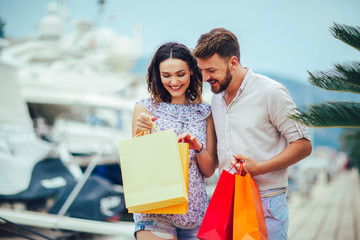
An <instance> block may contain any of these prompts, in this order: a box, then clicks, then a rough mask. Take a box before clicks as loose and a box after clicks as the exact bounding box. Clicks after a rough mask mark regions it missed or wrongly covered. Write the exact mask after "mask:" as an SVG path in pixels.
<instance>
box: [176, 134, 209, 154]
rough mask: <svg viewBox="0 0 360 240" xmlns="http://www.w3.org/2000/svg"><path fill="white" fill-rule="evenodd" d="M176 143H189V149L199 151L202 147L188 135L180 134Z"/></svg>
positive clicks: (193, 137) (194, 138)
mask: <svg viewBox="0 0 360 240" xmlns="http://www.w3.org/2000/svg"><path fill="white" fill-rule="evenodd" d="M178 142H184V143H189V149H193V150H196V151H199V150H200V149H201V148H202V147H203V146H202V143H201V142H199V141H198V140H197V139H196V137H195V136H193V135H192V134H190V133H182V134H180V135H179V138H178Z"/></svg>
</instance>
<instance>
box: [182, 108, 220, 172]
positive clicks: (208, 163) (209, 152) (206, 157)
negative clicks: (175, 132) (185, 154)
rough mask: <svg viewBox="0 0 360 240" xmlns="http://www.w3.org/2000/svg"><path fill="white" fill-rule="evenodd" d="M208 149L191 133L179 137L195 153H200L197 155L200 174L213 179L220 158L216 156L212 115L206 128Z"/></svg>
mask: <svg viewBox="0 0 360 240" xmlns="http://www.w3.org/2000/svg"><path fill="white" fill-rule="evenodd" d="M206 132H207V134H206V148H205V149H201V148H204V147H205V146H202V143H201V142H199V141H198V140H197V139H196V137H195V136H193V135H192V134H190V133H183V134H181V135H180V136H179V142H182V141H183V142H187V143H189V148H190V149H193V150H195V151H200V153H197V154H196V156H197V163H198V166H199V169H200V172H201V173H202V174H203V175H204V176H205V177H206V178H209V177H211V176H212V175H213V174H214V172H215V169H216V168H217V167H218V163H219V162H218V158H217V154H216V133H215V127H214V121H213V118H212V115H210V116H209V117H208V118H207V127H206Z"/></svg>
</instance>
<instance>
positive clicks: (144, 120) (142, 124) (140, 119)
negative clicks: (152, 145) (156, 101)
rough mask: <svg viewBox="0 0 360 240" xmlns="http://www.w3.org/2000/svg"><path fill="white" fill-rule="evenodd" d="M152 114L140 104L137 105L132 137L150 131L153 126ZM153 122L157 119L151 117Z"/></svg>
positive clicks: (133, 119)
mask: <svg viewBox="0 0 360 240" xmlns="http://www.w3.org/2000/svg"><path fill="white" fill-rule="evenodd" d="M151 115H152V114H151V112H149V111H148V110H146V109H145V108H144V107H143V106H141V105H140V104H139V103H137V104H136V105H135V109H134V113H133V118H132V135H133V137H135V136H136V134H138V133H139V132H141V131H149V130H150V129H151V128H152V127H153V125H152V124H151V121H150V119H149V118H150V117H151ZM151 120H152V121H155V120H156V117H151Z"/></svg>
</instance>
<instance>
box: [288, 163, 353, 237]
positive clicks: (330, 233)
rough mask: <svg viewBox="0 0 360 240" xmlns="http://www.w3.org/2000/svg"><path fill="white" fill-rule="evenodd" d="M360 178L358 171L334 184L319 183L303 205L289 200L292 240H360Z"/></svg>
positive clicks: (349, 173) (321, 181)
mask: <svg viewBox="0 0 360 240" xmlns="http://www.w3.org/2000/svg"><path fill="white" fill-rule="evenodd" d="M359 183H360V178H359V173H358V170H357V169H352V170H348V171H342V172H340V173H339V174H338V175H337V176H336V177H335V178H334V179H332V180H331V181H330V182H327V181H325V180H324V178H321V179H319V181H317V183H316V184H315V185H314V187H313V189H312V191H311V195H310V196H309V198H308V199H306V200H303V201H297V202H296V201H294V199H293V201H291V198H290V199H289V212H290V213H289V217H290V223H289V231H288V240H359V239H360V233H359V231H360V184H359Z"/></svg>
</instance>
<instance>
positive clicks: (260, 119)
mask: <svg viewBox="0 0 360 240" xmlns="http://www.w3.org/2000/svg"><path fill="white" fill-rule="evenodd" d="M224 93H225V92H221V93H219V94H214V95H213V97H212V104H211V108H212V114H213V118H214V123H215V130H216V136H217V142H218V143H217V153H218V158H219V173H221V171H222V170H223V169H225V170H229V169H230V168H231V166H232V165H231V161H232V159H233V156H232V155H233V154H243V155H245V156H248V157H250V158H252V159H254V160H256V161H266V160H269V159H271V158H272V157H274V156H275V155H277V154H279V153H280V152H281V151H282V150H284V148H285V147H286V146H287V145H288V144H289V143H291V142H294V141H296V140H298V139H301V138H306V139H308V140H310V136H309V134H308V133H307V129H306V128H305V127H303V126H300V125H299V124H298V123H297V122H295V121H293V120H292V119H290V118H288V116H287V114H288V112H289V111H290V110H294V108H296V105H295V103H294V101H293V100H292V98H291V96H290V94H289V92H288V91H287V89H286V88H285V86H284V85H282V84H280V83H279V82H276V81H274V80H272V79H270V78H268V77H265V76H263V75H260V74H254V73H253V71H252V70H251V69H248V72H247V74H246V76H245V78H244V80H243V82H242V84H241V86H240V88H239V90H238V92H237V94H236V96H235V97H234V99H233V100H232V102H231V103H230V104H229V105H228V106H226V103H225V100H224ZM254 179H255V180H256V182H257V184H258V185H259V189H260V190H261V191H264V190H268V189H274V188H281V187H286V186H287V184H288V175H287V169H281V170H277V171H273V172H270V173H267V174H264V175H258V176H255V177H254Z"/></svg>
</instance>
